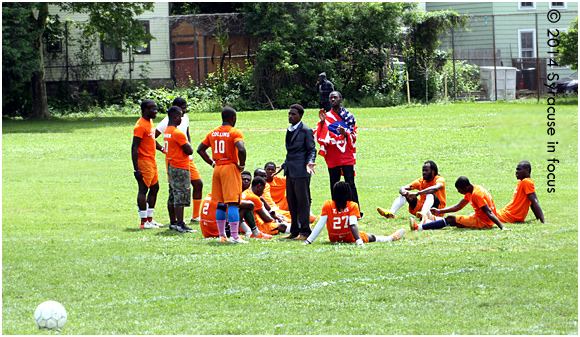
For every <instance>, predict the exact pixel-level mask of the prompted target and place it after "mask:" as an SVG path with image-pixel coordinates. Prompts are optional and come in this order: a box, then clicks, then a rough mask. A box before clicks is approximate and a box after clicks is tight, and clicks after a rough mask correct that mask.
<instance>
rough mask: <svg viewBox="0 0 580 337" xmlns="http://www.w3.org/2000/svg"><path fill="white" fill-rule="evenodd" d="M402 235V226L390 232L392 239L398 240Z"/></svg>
mask: <svg viewBox="0 0 580 337" xmlns="http://www.w3.org/2000/svg"><path fill="white" fill-rule="evenodd" d="M403 235H405V230H404V229H403V228H401V229H398V230H397V231H396V232H394V233H393V234H391V236H392V237H393V241H397V240H399V239H400V238H402V237H403Z"/></svg>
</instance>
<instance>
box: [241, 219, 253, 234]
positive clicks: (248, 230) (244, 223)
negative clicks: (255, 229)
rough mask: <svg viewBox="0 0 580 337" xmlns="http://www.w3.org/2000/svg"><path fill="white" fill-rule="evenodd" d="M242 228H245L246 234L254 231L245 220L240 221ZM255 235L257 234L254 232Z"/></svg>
mask: <svg viewBox="0 0 580 337" xmlns="http://www.w3.org/2000/svg"><path fill="white" fill-rule="evenodd" d="M240 229H241V230H243V231H244V233H245V234H246V235H249V234H250V232H252V230H251V229H250V226H248V225H247V224H246V222H245V221H244V222H240ZM254 235H256V233H254Z"/></svg>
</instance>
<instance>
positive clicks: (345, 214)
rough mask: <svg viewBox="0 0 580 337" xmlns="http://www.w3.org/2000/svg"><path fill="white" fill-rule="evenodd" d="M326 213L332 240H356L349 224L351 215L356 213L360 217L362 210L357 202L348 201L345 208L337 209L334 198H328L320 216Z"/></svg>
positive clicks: (327, 226) (327, 227)
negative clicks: (360, 210)
mask: <svg viewBox="0 0 580 337" xmlns="http://www.w3.org/2000/svg"><path fill="white" fill-rule="evenodd" d="M324 215H326V216H328V220H326V229H327V231H328V239H329V240H330V242H337V241H343V242H355V239H354V237H353V236H352V232H351V230H350V226H349V223H350V221H349V217H350V216H351V215H355V216H356V217H357V218H360V212H359V209H358V204H357V203H356V202H354V201H348V202H347V203H346V207H345V209H343V210H341V211H339V210H337V209H336V204H335V203H334V201H333V200H327V201H326V202H325V203H324V205H322V213H321V214H320V216H324Z"/></svg>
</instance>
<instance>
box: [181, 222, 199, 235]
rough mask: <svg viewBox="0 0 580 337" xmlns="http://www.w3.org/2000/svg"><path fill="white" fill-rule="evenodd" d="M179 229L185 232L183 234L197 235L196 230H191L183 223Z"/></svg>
mask: <svg viewBox="0 0 580 337" xmlns="http://www.w3.org/2000/svg"><path fill="white" fill-rule="evenodd" d="M180 227H181V228H182V229H183V230H185V232H184V233H197V230H195V229H193V228H191V227H188V226H187V225H186V224H185V222H182V223H181V226H180Z"/></svg>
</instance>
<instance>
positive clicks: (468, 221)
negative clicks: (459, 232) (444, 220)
mask: <svg viewBox="0 0 580 337" xmlns="http://www.w3.org/2000/svg"><path fill="white" fill-rule="evenodd" d="M500 221H501V220H500ZM455 222H457V224H458V225H457V227H459V228H462V227H467V228H491V227H493V222H492V223H491V225H490V224H488V223H485V222H484V221H483V220H481V219H480V218H479V217H478V216H476V215H475V214H472V215H456V216H455Z"/></svg>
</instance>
